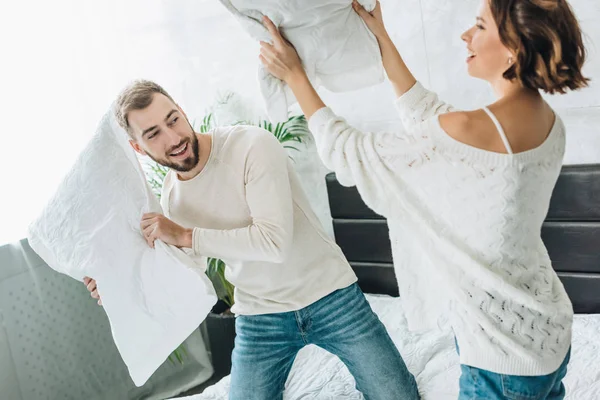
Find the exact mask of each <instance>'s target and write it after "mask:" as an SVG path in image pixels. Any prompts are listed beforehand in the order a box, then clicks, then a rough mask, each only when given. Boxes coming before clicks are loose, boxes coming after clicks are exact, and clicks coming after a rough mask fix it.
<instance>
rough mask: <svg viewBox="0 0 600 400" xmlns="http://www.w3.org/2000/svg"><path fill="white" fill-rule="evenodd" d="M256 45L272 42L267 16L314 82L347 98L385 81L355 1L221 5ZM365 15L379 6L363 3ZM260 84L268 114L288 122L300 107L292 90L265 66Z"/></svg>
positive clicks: (233, 1) (267, 0) (240, 0)
mask: <svg viewBox="0 0 600 400" xmlns="http://www.w3.org/2000/svg"><path fill="white" fill-rule="evenodd" d="M220 1H221V3H223V5H224V6H225V7H226V8H227V9H228V10H229V11H230V12H231V13H232V14H233V15H234V16H235V17H236V18H237V19H238V21H239V22H240V23H241V25H242V27H243V28H244V29H245V30H246V31H247V32H248V33H249V34H250V36H252V38H253V39H255V40H259V41H260V40H262V41H264V42H271V37H270V35H269V33H268V32H267V30H266V29H265V28H264V26H263V25H262V23H261V19H262V16H263V15H266V16H268V17H269V18H271V20H272V21H273V22H274V23H275V25H276V26H278V27H279V28H280V30H281V32H282V33H283V35H284V36H285V38H286V39H288V40H289V41H290V42H291V43H292V44H293V45H294V47H295V48H296V50H297V51H298V55H299V56H300V59H301V60H302V63H303V65H304V68H305V69H306V72H307V75H308V77H309V79H310V80H311V82H313V84H314V85H316V86H324V87H325V88H327V89H329V90H331V91H332V92H345V91H349V90H355V89H361V88H364V87H368V86H372V85H375V84H377V83H380V82H382V81H383V78H384V75H383V65H382V63H381V53H380V51H379V45H378V44H377V39H375V37H374V36H373V34H372V33H371V32H370V31H369V29H368V28H367V27H366V25H365V24H364V23H363V21H362V20H361V18H360V17H359V16H358V15H357V14H356V13H355V12H354V10H353V9H352V7H351V5H352V0H327V1H323V0H302V1H293V0H220ZM359 3H361V4H362V5H363V6H364V7H365V9H367V10H369V11H371V10H373V9H374V8H375V4H376V0H359ZM258 79H259V85H260V90H261V93H262V96H263V99H264V101H265V104H266V108H267V114H268V116H269V118H270V119H271V120H272V121H274V122H283V121H286V120H287V119H288V108H289V107H290V106H291V105H292V104H294V103H295V102H296V99H295V98H294V95H293V94H292V92H291V90H290V89H289V88H288V87H287V85H285V84H284V83H283V82H282V81H280V80H279V79H277V78H275V77H274V76H272V75H271V74H269V73H268V72H267V71H266V70H265V69H264V68H263V66H262V65H261V64H260V63H259V67H258Z"/></svg>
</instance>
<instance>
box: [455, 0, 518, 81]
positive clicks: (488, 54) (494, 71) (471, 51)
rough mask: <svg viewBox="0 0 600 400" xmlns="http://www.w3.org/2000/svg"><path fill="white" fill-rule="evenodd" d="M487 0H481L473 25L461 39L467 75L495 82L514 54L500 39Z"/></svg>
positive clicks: (509, 64) (500, 77) (509, 63)
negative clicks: (465, 58) (464, 52)
mask: <svg viewBox="0 0 600 400" xmlns="http://www.w3.org/2000/svg"><path fill="white" fill-rule="evenodd" d="M489 1H490V0H482V1H481V5H480V7H479V12H478V14H477V17H476V21H475V25H474V26H473V27H472V28H470V29H469V30H468V31H466V32H465V33H463V34H462V36H461V39H462V40H464V41H465V43H466V44H467V50H468V57H467V64H468V70H469V75H471V76H473V77H475V78H480V79H484V80H486V81H488V82H497V81H498V80H499V79H503V77H502V74H503V73H504V72H505V71H506V70H507V69H508V68H510V66H511V65H512V63H514V61H515V60H514V58H515V55H514V54H513V53H512V52H511V51H510V50H509V49H508V48H506V46H504V44H502V42H501V41H500V35H499V33H498V26H497V25H496V21H494V17H493V16H492V12H491V10H490V4H489Z"/></svg>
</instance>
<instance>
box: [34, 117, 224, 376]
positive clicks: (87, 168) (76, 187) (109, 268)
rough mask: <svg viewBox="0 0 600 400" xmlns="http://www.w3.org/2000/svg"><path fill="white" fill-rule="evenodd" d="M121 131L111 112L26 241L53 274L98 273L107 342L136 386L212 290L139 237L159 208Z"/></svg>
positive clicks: (171, 252) (183, 262)
mask: <svg viewBox="0 0 600 400" xmlns="http://www.w3.org/2000/svg"><path fill="white" fill-rule="evenodd" d="M126 135H127V134H126V133H125V131H124V130H123V129H121V128H120V127H119V126H118V124H117V123H116V120H115V118H114V113H113V112H112V111H109V112H108V113H107V114H106V115H105V116H104V118H103V119H102V121H101V122H100V125H99V127H98V129H97V132H96V133H95V135H94V136H93V138H92V139H91V141H90V143H89V144H88V145H87V146H86V148H85V149H84V150H83V152H82V153H81V155H80V156H79V158H78V160H77V161H76V162H75V165H74V166H73V168H72V169H71V170H70V172H69V173H68V175H67V176H66V178H65V179H64V180H63V182H62V183H61V184H60V186H59V188H58V190H57V192H56V194H55V195H54V197H53V198H52V200H51V201H50V202H49V204H48V205H47V206H46V208H45V209H44V211H43V212H42V215H41V216H40V217H39V218H38V219H37V220H36V221H35V222H34V223H33V224H32V225H31V226H30V228H29V243H30V245H31V247H32V248H33V249H34V250H35V251H36V252H37V253H38V254H39V255H40V256H41V257H42V258H43V259H44V261H46V263H47V264H48V265H49V266H50V267H52V268H53V269H55V270H56V271H59V272H61V273H63V274H66V275H68V276H70V277H72V278H74V279H77V280H82V279H83V277H84V276H86V275H87V276H90V277H92V278H94V279H96V281H97V285H98V291H99V293H100V295H101V297H102V303H103V306H104V309H105V310H106V314H107V315H108V319H109V321H110V326H111V330H112V335H113V339H114V341H115V343H116V345H117V348H118V350H119V352H120V354H121V356H122V357H123V360H124V362H125V364H126V365H127V367H128V369H129V374H130V375H131V378H132V379H133V382H134V383H135V384H136V385H137V386H142V385H143V384H144V383H145V382H146V381H147V380H148V378H149V377H150V376H151V375H152V374H153V373H154V371H156V369H157V368H158V367H159V366H160V365H161V364H162V363H163V362H164V361H165V360H166V359H167V357H168V356H169V354H170V353H171V352H172V351H173V350H174V349H175V348H177V346H179V345H180V344H181V343H182V342H183V341H184V340H185V339H186V338H187V337H188V336H189V335H190V334H191V333H192V332H193V331H194V330H195V329H197V328H198V326H199V325H200V323H201V322H202V321H203V320H204V319H205V318H206V316H207V314H208V313H209V312H210V309H211V307H212V306H213V305H214V304H215V302H216V296H215V294H214V289H213V287H212V285H211V283H210V281H209V280H208V278H207V277H206V275H205V274H204V271H203V268H202V267H201V266H199V265H197V264H195V263H194V261H192V259H191V258H189V256H187V255H186V254H185V253H184V252H183V251H181V250H179V249H178V248H176V247H172V246H168V245H166V244H164V243H163V242H159V241H157V242H156V249H152V248H150V247H149V246H148V244H147V243H146V241H145V239H144V238H143V236H142V234H141V231H140V227H139V226H140V220H141V217H142V215H143V213H145V212H161V208H160V205H159V203H158V200H157V199H156V197H155V196H154V195H153V194H152V192H151V190H150V188H149V186H148V184H147V183H146V180H145V177H144V173H143V171H142V168H141V165H140V163H139V161H138V160H137V158H136V156H135V153H134V151H133V149H132V148H131V147H130V146H129V143H128V141H127V136H126ZM203 267H204V268H205V267H206V266H205V265H204V266H203ZM82 287H83V285H82ZM90 301H92V300H90ZM90 329H93V327H90ZM93 345H94V344H93V343H90V346H93Z"/></svg>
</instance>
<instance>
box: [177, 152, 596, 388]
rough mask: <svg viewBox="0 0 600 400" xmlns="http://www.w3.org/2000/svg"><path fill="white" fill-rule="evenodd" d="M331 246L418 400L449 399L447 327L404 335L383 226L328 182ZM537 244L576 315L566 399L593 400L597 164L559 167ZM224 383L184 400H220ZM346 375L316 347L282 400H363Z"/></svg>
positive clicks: (454, 372)
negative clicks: (411, 378) (352, 275)
mask: <svg viewBox="0 0 600 400" xmlns="http://www.w3.org/2000/svg"><path fill="white" fill-rule="evenodd" d="M327 188H328V193H329V203H330V208H331V214H332V217H333V227H334V233H335V237H336V241H337V243H338V244H339V245H340V247H341V248H342V250H343V252H344V254H345V255H346V257H347V258H348V260H349V261H350V263H351V265H352V267H353V268H354V270H355V271H356V274H357V276H358V278H359V284H360V286H361V287H362V289H363V291H364V292H365V293H367V298H368V300H369V302H370V303H371V306H372V307H373V309H374V311H375V312H376V313H377V314H378V315H379V318H380V319H381V320H382V321H383V323H384V324H385V325H386V328H387V329H388V331H389V332H390V336H391V337H392V339H393V340H394V343H395V344H396V346H397V347H398V349H399V350H400V352H401V353H402V356H403V358H404V360H405V362H406V363H407V365H408V367H409V369H410V370H411V372H412V373H413V374H414V375H415V377H416V378H417V383H418V385H419V390H420V392H421V396H422V398H423V399H424V400H427V399H431V400H434V399H435V400H445V399H456V397H457V395H458V377H459V375H460V366H459V361H458V355H457V354H456V351H455V348H454V339H453V335H452V333H451V331H450V329H449V327H443V329H440V330H436V331H430V332H426V333H418V334H417V333H411V332H409V331H408V329H407V325H406V320H405V318H404V316H403V312H402V307H401V305H400V302H399V298H398V297H397V296H398V288H397V284H396V279H395V277H394V270H393V267H392V259H391V249H390V245H389V239H388V232H387V225H386V222H385V220H384V219H382V218H381V217H380V216H378V215H376V214H374V213H373V212H372V211H371V210H370V209H368V208H367V207H366V206H365V204H364V203H363V202H362V200H361V198H360V196H359V194H358V192H357V191H356V189H355V188H345V187H342V186H341V185H340V184H339V183H338V181H337V180H336V178H335V175H333V174H329V175H328V176H327ZM542 237H543V239H544V242H545V243H546V246H547V247H548V251H549V253H550V256H551V258H552V261H553V266H554V268H555V270H556V271H557V273H558V275H559V277H560V279H561V280H562V282H563V284H564V285H565V288H566V290H567V292H568V293H569V296H570V297H571V300H572V302H573V307H574V309H575V312H576V316H575V321H574V326H573V345H572V357H571V362H570V364H569V370H568V373H567V376H566V378H565V381H564V382H565V385H566V388H567V396H566V398H567V399H572V400H596V399H600V361H598V359H597V358H598V355H600V164H595V165H572V166H565V167H563V170H562V172H561V175H560V178H559V180H558V182H557V185H556V188H555V190H554V193H553V196H552V200H551V204H550V210H549V212H548V216H547V219H546V222H545V223H544V226H543V229H542ZM228 388H229V377H225V378H223V379H222V380H221V381H219V382H218V383H217V384H216V385H213V386H211V387H209V388H207V389H206V390H205V391H204V392H203V393H202V394H199V395H196V396H190V397H186V398H185V399H187V400H225V399H227V394H228ZM362 398H363V397H362V395H361V394H360V392H358V391H357V390H356V389H355V388H354V380H353V378H352V376H351V375H350V374H349V372H348V370H347V369H346V367H345V366H344V365H343V364H342V363H341V362H340V361H339V360H338V359H337V358H336V357H334V356H333V355H331V354H329V353H327V352H325V351H324V350H322V349H320V348H317V347H315V346H307V347H306V348H304V349H302V351H301V352H300V353H299V354H298V357H297V359H296V361H295V363H294V366H293V368H292V371H291V373H290V376H289V378H288V381H287V383H286V391H285V393H284V399H286V400H300V399H302V400H308V399H357V400H358V399H362Z"/></svg>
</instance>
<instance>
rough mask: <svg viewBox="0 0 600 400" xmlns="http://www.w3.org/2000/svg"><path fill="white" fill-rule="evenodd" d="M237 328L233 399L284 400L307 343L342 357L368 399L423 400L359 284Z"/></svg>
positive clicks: (251, 318) (249, 318)
mask: <svg viewBox="0 0 600 400" xmlns="http://www.w3.org/2000/svg"><path fill="white" fill-rule="evenodd" d="M235 328H236V334H237V336H236V338H235V348H234V349H233V354H232V368H231V386H230V392H229V399H230V400H278V399H282V398H283V390H284V386H285V382H286V379H287V377H288V374H289V372H290V369H291V367H292V363H293V362H294V359H295V358H296V354H297V353H298V351H299V350H300V349H301V348H303V347H304V346H306V345H307V344H314V345H317V346H319V347H322V348H323V349H325V350H327V351H329V352H330V353H332V354H334V355H336V356H338V357H339V358H340V360H341V361H342V362H343V363H344V364H345V365H346V367H348V370H349V371H350V373H351V374H352V375H353V376H354V379H355V381H356V388H357V389H358V390H360V391H361V392H362V393H363V395H364V397H365V399H366V400H403V399H407V400H413V399H418V398H419V394H418V391H417V383H416V382H415V379H414V377H413V375H412V374H411V373H410V372H409V371H408V369H407V368H406V365H405V364H404V361H403V360H402V357H401V356H400V353H399V352H398V349H397V348H396V346H395V345H394V343H393V342H392V340H391V338H390V336H389V335H388V333H387V331H386V329H385V327H384V326H383V324H382V323H381V321H380V320H379V318H378V317H377V315H376V314H375V313H374V312H373V310H371V307H370V305H369V303H368V302H367V300H366V299H365V296H364V295H363V293H362V291H361V290H360V288H359V287H358V285H357V284H353V285H351V286H349V287H347V288H345V289H340V290H337V291H335V292H333V293H331V294H330V295H328V296H326V297H324V298H322V299H320V300H318V301H317V302H315V303H313V304H311V305H309V306H308V307H305V308H303V309H301V310H298V311H292V312H284V313H278V314H265V315H240V316H239V317H237V318H236V321H235ZM314 372H315V374H318V373H319V371H314Z"/></svg>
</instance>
